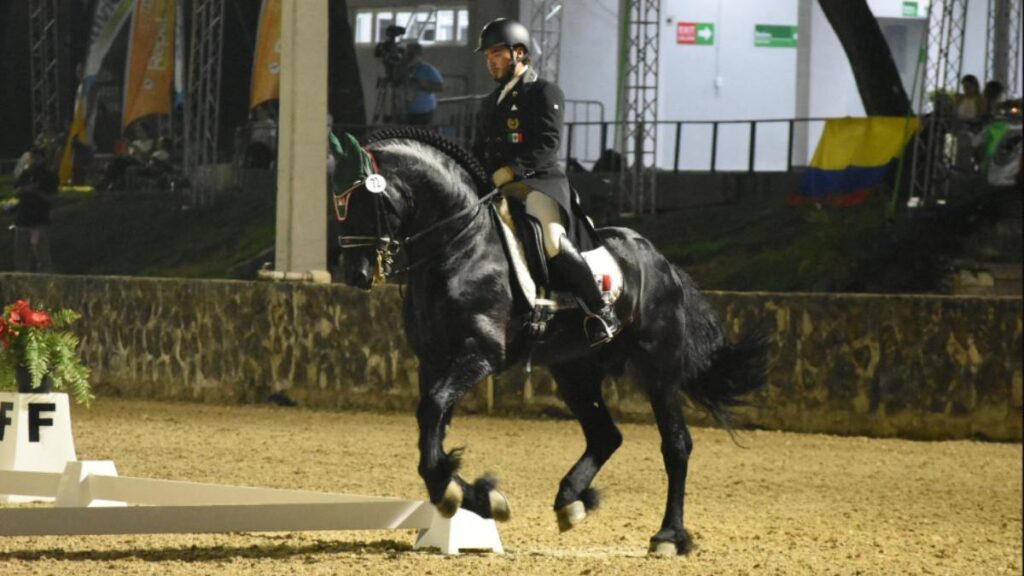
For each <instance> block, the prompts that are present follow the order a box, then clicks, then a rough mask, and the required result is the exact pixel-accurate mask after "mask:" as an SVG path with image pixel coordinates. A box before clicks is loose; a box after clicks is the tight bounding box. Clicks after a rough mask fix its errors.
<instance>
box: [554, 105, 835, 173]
mask: <svg viewBox="0 0 1024 576" xmlns="http://www.w3.org/2000/svg"><path fill="white" fill-rule="evenodd" d="M826 120H828V118H773V119H757V120H664V121H659V122H657V123H656V124H657V129H658V130H659V131H661V133H660V136H661V138H659V141H661V142H671V155H670V156H668V160H669V161H668V162H667V163H666V162H665V160H666V157H665V156H664V154H663V151H664V147H662V150H661V151H659V167H660V168H661V169H664V170H667V169H669V168H670V169H671V171H672V172H679V171H681V170H701V171H709V172H719V171H723V169H722V156H723V148H724V147H723V144H722V141H723V137H724V136H728V141H727V142H726V146H728V147H729V150H730V153H729V154H728V155H727V156H728V158H729V160H731V162H729V164H730V165H729V166H728V167H727V168H726V170H728V171H746V172H755V171H778V172H789V171H791V170H792V169H793V166H794V158H793V156H794V152H795V150H794V148H795V143H796V142H795V135H796V132H797V129H798V126H799V125H801V124H804V125H806V129H807V131H808V134H809V135H810V137H808V148H809V149H813V146H814V144H813V143H814V142H816V141H817V138H816V137H815V135H816V134H815V132H816V131H818V130H819V127H821V126H824V123H825V121H826ZM622 125H623V123H622V122H607V121H602V122H570V123H566V126H565V135H564V138H563V142H564V145H563V148H562V158H563V160H564V161H565V163H566V165H570V164H572V163H574V162H578V163H582V164H593V163H594V162H596V161H597V160H598V158H599V157H600V155H601V154H602V153H603V152H605V151H606V150H610V149H614V148H615V143H616V142H617V134H618V130H619V129H620V128H621V126H622ZM744 127H745V130H739V131H737V130H735V129H734V128H744ZM769 127H779V128H781V129H782V130H779V129H776V130H774V131H771V130H767V129H766V128H769ZM700 129H703V132H704V133H705V137H704V138H700V137H699V135H698V137H696V138H690V140H689V144H690V145H689V146H685V145H684V144H685V143H686V142H687V141H685V140H684V136H686V132H687V131H688V130H689V131H698V130H700ZM725 132H729V134H727V135H726V134H724V133H725ZM737 132H739V135H737V134H736V133H737ZM780 132H781V134H780ZM738 136H739V137H738ZM701 140H703V144H702V145H703V149H702V148H701ZM739 144H745V149H744V150H743V153H742V156H741V160H740V161H741V162H742V164H741V165H739V166H737V165H736V162H735V159H736V158H737V152H736V148H735V147H736V146H737V145H739ZM780 148H781V150H784V151H785V154H784V157H782V160H781V161H779V162H777V163H774V165H773V163H771V162H764V163H763V164H762V166H760V167H759V165H758V158H759V157H758V153H759V150H760V151H761V152H762V153H764V152H765V151H775V152H776V153H775V156H779V153H778V152H779V150H780ZM684 152H685V153H686V154H690V156H689V158H693V157H696V156H700V155H703V158H704V159H705V160H704V162H703V165H701V163H700V162H687V159H688V156H687V155H686V154H684ZM623 160H624V161H625V162H626V163H632V162H635V160H636V159H634V158H624V159H623ZM804 161H805V160H804V159H801V160H799V161H797V162H796V164H797V165H800V164H803V163H804ZM764 164H768V166H765V165H764Z"/></svg>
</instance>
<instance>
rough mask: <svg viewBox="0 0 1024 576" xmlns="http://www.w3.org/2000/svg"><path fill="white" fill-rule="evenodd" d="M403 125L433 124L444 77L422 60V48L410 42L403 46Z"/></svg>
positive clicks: (416, 43)
mask: <svg viewBox="0 0 1024 576" xmlns="http://www.w3.org/2000/svg"><path fill="white" fill-rule="evenodd" d="M405 57H406V64H405V69H406V76H405V93H406V95H405V98H406V101H405V123H406V124H411V125H414V126H426V125H428V124H430V123H431V122H433V120H434V111H435V110H436V109H437V96H436V95H435V94H437V93H438V92H441V91H442V90H444V76H442V75H441V73H440V72H439V71H438V70H437V68H434V67H433V66H431V65H430V64H428V63H427V62H425V61H424V60H423V46H422V45H421V44H420V43H418V42H410V43H408V44H406V46H405Z"/></svg>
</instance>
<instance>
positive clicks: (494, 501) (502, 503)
mask: <svg viewBox="0 0 1024 576" xmlns="http://www.w3.org/2000/svg"><path fill="white" fill-rule="evenodd" d="M487 498H488V499H489V500H490V502H491V517H492V518H494V519H495V520H496V521H498V522H508V519H509V518H511V517H512V508H511V507H510V506H509V505H508V498H505V495H504V494H502V493H501V492H498V491H497V490H491V491H490V492H488V493H487Z"/></svg>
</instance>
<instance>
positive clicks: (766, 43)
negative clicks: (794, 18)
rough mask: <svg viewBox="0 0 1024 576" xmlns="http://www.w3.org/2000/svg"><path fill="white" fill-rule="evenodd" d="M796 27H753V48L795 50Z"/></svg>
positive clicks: (768, 25)
mask: <svg viewBox="0 0 1024 576" xmlns="http://www.w3.org/2000/svg"><path fill="white" fill-rule="evenodd" d="M796 44H797V32H796V26H779V25H776V24H756V25H754V46H757V47H760V48H796Z"/></svg>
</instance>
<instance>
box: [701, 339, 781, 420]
mask: <svg viewBox="0 0 1024 576" xmlns="http://www.w3.org/2000/svg"><path fill="white" fill-rule="evenodd" d="M767 362H768V338H767V337H766V336H764V335H762V334H747V335H745V336H743V337H741V338H740V339H739V340H738V341H736V342H730V341H728V340H726V342H725V344H724V345H723V346H721V347H720V348H718V349H717V350H715V352H714V353H712V355H711V361H710V362H709V363H708V365H707V366H706V367H705V368H704V369H703V370H702V371H701V372H700V373H698V374H697V376H696V377H695V378H691V379H687V381H686V382H685V383H684V384H683V391H684V392H685V393H686V395H687V396H688V397H689V398H690V400H692V401H693V402H694V403H696V404H697V405H698V406H700V407H701V408H704V409H705V410H707V411H708V413H709V414H710V415H711V417H712V418H714V419H715V421H716V422H718V424H719V425H721V426H722V427H723V428H725V429H727V430H730V432H731V430H732V413H731V412H730V410H729V409H730V408H734V407H736V406H745V405H748V404H749V402H748V401H746V400H745V399H744V398H743V397H744V396H746V395H747V394H750V393H751V392H755V391H757V390H759V389H761V388H763V387H764V385H765V384H766V382H767V379H766V375H767Z"/></svg>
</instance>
